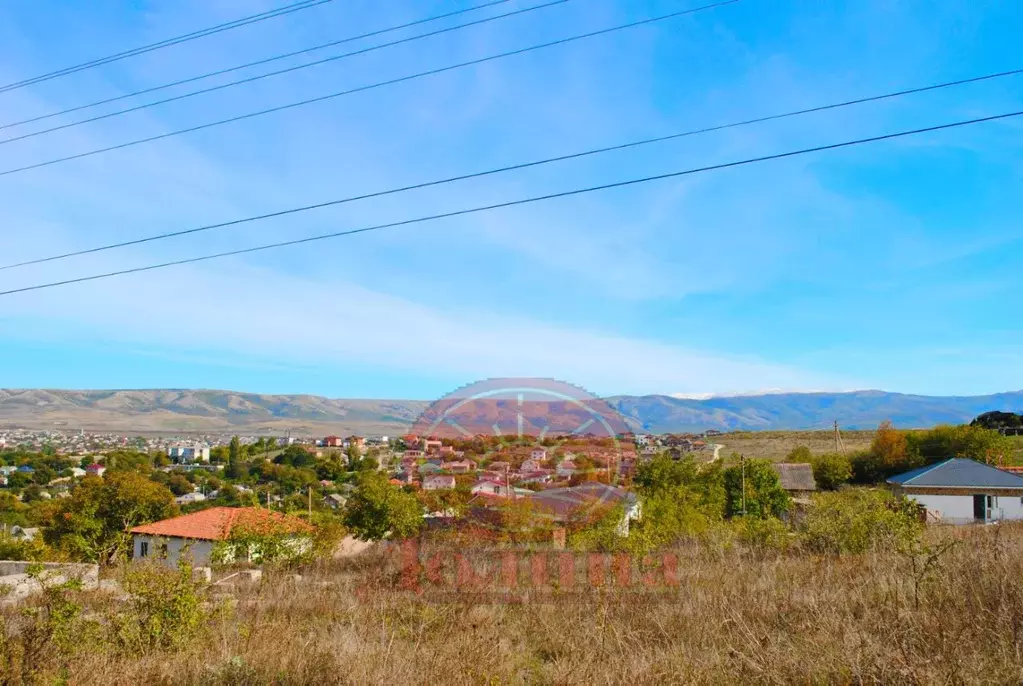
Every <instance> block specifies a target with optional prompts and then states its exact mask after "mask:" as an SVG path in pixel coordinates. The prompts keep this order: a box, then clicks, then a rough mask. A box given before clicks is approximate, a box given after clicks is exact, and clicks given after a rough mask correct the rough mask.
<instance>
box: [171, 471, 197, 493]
mask: <svg viewBox="0 0 1023 686" xmlns="http://www.w3.org/2000/svg"><path fill="white" fill-rule="evenodd" d="M167 488H169V489H170V492H171V493H173V494H174V495H185V494H186V493H191V492H192V491H193V490H194V489H193V488H192V484H191V483H190V482H189V481H188V479H186V478H185V476H184V475H183V474H171V476H170V478H169V479H168V480H167Z"/></svg>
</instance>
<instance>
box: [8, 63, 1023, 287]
mask: <svg viewBox="0 0 1023 686" xmlns="http://www.w3.org/2000/svg"><path fill="white" fill-rule="evenodd" d="M1019 74H1023V69H1014V70H1011V71H1002V72H997V73H993V74H984V75H981V76H973V77H969V78H965V79H957V80H955V81H944V82H942V83H935V84H930V85H927V86H918V87H914V88H906V89H903V90H898V91H893V92H889V93H883V94H880V95H871V96H866V97H861V98H856V99H853V100H844V101H841V102H835V103H830V104H827V105H819V106H816V107H809V108H805V109H801V110H793V111H789V112H782V113H779V114H770V115H766V116H762V117H755V118H753V119H743V120H740V121H734V122H729V123H726V124H717V125H714V126H707V127H704V128H700V129H690V130H688V131H682V132H678V133H672V134H667V135H664V136H657V137H654V138H644V139H641V140H636V141H629V142H627V143H619V144H616V145H610V146H605V147H601V148H591V149H589V150H583V151H579V152H573V153H568V154H564V155H558V156H556V157H547V158H544V159H539V160H532V161H529V162H521V163H518V164H510V165H505V166H503V167H496V168H493V169H487V170H485V171H478V172H471V173H466V174H460V175H458V176H449V177H446V178H442V179H434V180H432V181H423V182H420V183H416V184H412V185H408V186H400V187H397V188H390V189H387V190H382V191H375V192H372V193H365V194H362V195H355V196H350V197H347V198H341V199H339V200H331V201H328V202H323V203H317V204H314V205H304V206H302V207H297V208H292V209H288V210H283V211H280V212H272V213H270V214H264V215H259V216H256V217H246V218H243V219H236V220H234V221H229V222H222V223H219V224H207V225H205V226H197V227H193V228H190V229H182V230H180V231H171V232H168V233H161V234H156V235H154V236H147V237H144V238H137V239H133V240H129V241H123V242H120V243H110V244H107V245H101V246H97V247H95V248H87V249H85V250H76V251H74V252H68V253H63V254H59V255H51V256H49V257H40V258H37V259H34V260H26V261H24V262H16V263H13V264H8V265H4V266H0V271H3V270H5V269H15V268H17V267H25V266H28V265H32V264H41V263H43V262H54V261H56V260H63V259H67V258H69V257H77V256H79V255H88V254H91V253H97V252H103V251H106V250H113V249H115V248H124V247H128V246H131V245H139V244H141V243H149V242H152V241H159V240H164V239H167V238H174V237H178V236H186V235H190V234H194V233H200V232H203V231H210V230H212V229H219V228H224V227H227V226H234V225H235V224H241V223H246V222H252V221H259V220H262V219H270V218H273V217H279V216H282V215H286V214H295V213H297V212H307V211H309V210H315V209H322V208H324V207H333V206H336V205H343V204H345V203H350V202H356V201H359V200H368V199H370V198H379V197H381V196H385V195H394V194H397V193H405V192H408V191H414V190H420V189H423V188H430V187H433V186H441V185H444V184H449V183H454V182H457V181H466V180H469V179H476V178H480V177H483V176H492V175H495V174H501V173H504V172H510V171H517V170H520V169H528V168H530V167H538V166H541V165H545V164H552V163H554V162H564V161H567V160H573V159H579V158H581V157H589V156H592V155H599V154H603V153H608V152H613V151H617V150H626V149H629V148H636V147H640V146H644V145H652V144H655V143H664V142H666V141H671V140H677V139H680V138H687V137H690V136H698V135H701V134H705V133H712V132H715V131H723V130H726V129H733V128H738V127H741V126H750V125H753V124H761V123H764V122H769V121H777V120H779V119H787V118H789V117H796V116H800V115H805V114H812V113H816V112H825V111H828V110H833V109H838V108H841V107H850V106H853V105H861V104H865V103H870V102H877V101H880V100H888V99H892V98H898V97H903V96H906V95H912V94H917V93H925V92H928V91H934V90H939V89H942V88H950V87H953V86H961V85H965V84H970V83H977V82H980V81H986V80H990V79H997V78H1002V77H1006V76H1013V75H1019Z"/></svg>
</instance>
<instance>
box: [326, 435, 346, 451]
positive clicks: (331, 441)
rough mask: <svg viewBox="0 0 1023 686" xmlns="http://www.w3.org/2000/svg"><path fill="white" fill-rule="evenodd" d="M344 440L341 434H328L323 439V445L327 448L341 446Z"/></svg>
mask: <svg viewBox="0 0 1023 686" xmlns="http://www.w3.org/2000/svg"><path fill="white" fill-rule="evenodd" d="M343 442H344V441H343V439H342V438H341V437H340V436H327V437H326V438H324V439H323V445H324V447H326V448H340V447H341V444H342V443H343Z"/></svg>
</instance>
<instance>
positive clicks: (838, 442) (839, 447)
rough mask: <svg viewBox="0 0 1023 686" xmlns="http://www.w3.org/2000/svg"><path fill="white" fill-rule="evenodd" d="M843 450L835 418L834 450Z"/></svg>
mask: <svg viewBox="0 0 1023 686" xmlns="http://www.w3.org/2000/svg"><path fill="white" fill-rule="evenodd" d="M844 451H845V446H844V445H842V434H841V432H840V431H839V430H838V420H837V419H836V420H835V452H836V453H841V452H844Z"/></svg>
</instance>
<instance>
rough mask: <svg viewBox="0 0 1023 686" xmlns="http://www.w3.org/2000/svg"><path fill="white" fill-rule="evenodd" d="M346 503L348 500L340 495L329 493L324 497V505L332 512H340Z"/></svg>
mask: <svg viewBox="0 0 1023 686" xmlns="http://www.w3.org/2000/svg"><path fill="white" fill-rule="evenodd" d="M346 502H347V499H346V498H345V497H344V496H343V495H341V494H340V493H328V494H327V495H325V496H323V504H324V505H326V506H327V507H329V508H330V509H332V510H340V509H341V508H342V507H344V506H345V503H346Z"/></svg>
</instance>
